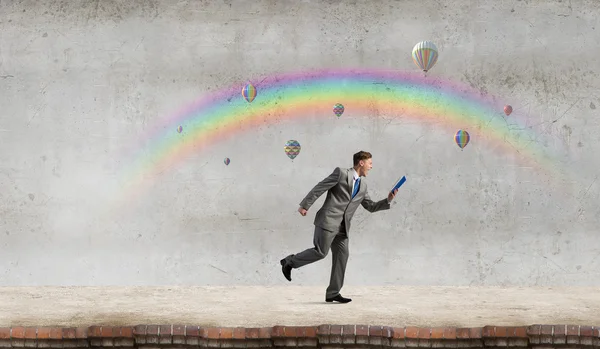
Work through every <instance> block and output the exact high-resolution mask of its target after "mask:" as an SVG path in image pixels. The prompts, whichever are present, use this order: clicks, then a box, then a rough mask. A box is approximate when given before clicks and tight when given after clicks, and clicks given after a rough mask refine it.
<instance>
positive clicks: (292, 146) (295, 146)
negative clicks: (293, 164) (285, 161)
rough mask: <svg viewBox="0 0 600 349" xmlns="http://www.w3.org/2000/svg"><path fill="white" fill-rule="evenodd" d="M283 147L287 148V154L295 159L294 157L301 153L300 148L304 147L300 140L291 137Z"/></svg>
mask: <svg viewBox="0 0 600 349" xmlns="http://www.w3.org/2000/svg"><path fill="white" fill-rule="evenodd" d="M283 149H284V150H285V154H286V155H287V156H288V158H290V159H292V160H294V158H296V156H298V154H300V149H302V147H301V146H300V143H298V141H296V140H293V139H291V140H289V141H287V142H286V143H285V147H283Z"/></svg>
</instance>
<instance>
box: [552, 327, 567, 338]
mask: <svg viewBox="0 0 600 349" xmlns="http://www.w3.org/2000/svg"><path fill="white" fill-rule="evenodd" d="M566 335H567V326H566V325H555V326H554V337H564V336H566Z"/></svg>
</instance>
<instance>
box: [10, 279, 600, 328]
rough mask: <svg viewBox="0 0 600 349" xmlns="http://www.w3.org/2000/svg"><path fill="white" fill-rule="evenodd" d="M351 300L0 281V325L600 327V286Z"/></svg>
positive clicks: (361, 291) (294, 292) (350, 292)
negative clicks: (5, 284)
mask: <svg viewBox="0 0 600 349" xmlns="http://www.w3.org/2000/svg"><path fill="white" fill-rule="evenodd" d="M343 295H344V296H347V297H350V298H352V299H353V302H351V303H349V304H337V303H333V304H332V303H325V302H324V287H299V286H292V285H290V286H277V287H261V286H239V287H179V286H174V287H3V288H0V327H14V326H62V327H82V326H84V327H87V326H91V325H104V326H135V325H138V324H191V325H197V326H203V327H207V326H208V327H210V326H216V327H239V326H241V327H271V326H275V325H282V326H318V325H321V324H340V325H343V324H362V325H382V326H392V327H405V326H417V327H445V326H451V327H457V328H460V327H482V326H486V325H494V326H529V325H532V324H572V325H594V324H599V325H600V288H558V287H556V288H541V287H540V288H529V287H528V288H501V287H396V286H394V287H355V286H345V287H344V289H343Z"/></svg>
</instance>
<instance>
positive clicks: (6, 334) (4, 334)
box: [0, 327, 10, 339]
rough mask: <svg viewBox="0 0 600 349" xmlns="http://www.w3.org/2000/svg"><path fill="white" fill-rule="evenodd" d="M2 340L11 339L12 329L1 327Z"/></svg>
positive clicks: (0, 335) (0, 337)
mask: <svg viewBox="0 0 600 349" xmlns="http://www.w3.org/2000/svg"><path fill="white" fill-rule="evenodd" d="M0 339H10V327H0Z"/></svg>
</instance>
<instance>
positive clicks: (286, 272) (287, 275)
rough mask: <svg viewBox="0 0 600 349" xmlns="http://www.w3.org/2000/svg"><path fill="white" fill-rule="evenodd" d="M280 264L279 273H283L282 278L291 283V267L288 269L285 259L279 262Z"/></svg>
mask: <svg viewBox="0 0 600 349" xmlns="http://www.w3.org/2000/svg"><path fill="white" fill-rule="evenodd" d="M280 263H281V271H282V272H283V276H285V278H286V279H288V281H292V267H290V266H289V265H288V264H287V263H286V261H285V259H282V260H281V261H280Z"/></svg>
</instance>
